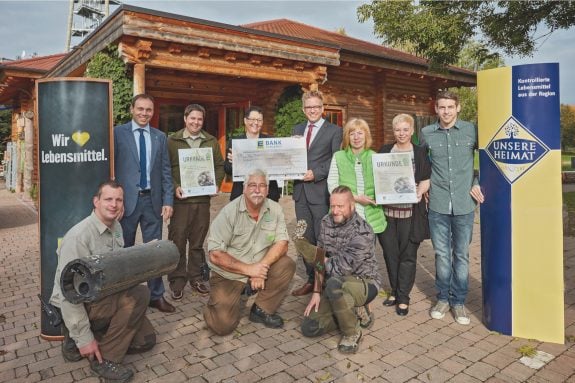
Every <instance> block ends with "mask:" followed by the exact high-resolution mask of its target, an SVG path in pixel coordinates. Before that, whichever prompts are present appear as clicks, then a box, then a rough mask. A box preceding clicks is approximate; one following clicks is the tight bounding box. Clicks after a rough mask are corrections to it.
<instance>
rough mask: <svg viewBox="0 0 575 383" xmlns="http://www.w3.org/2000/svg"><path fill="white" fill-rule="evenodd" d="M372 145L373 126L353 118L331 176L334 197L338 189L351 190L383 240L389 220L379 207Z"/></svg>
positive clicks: (329, 182)
mask: <svg viewBox="0 0 575 383" xmlns="http://www.w3.org/2000/svg"><path fill="white" fill-rule="evenodd" d="M371 144H372V139H371V132H370V131H369V125H368V124H367V122H365V120H363V119H361V118H352V119H351V120H349V121H348V122H347V123H346V124H345V126H344V127H343V140H342V143H341V148H342V149H341V150H340V151H337V152H336V153H334V155H333V158H332V160H331V166H330V169H329V174H328V176H327V188H328V190H329V192H330V193H331V192H332V190H333V189H335V188H336V187H337V186H338V185H344V186H347V187H349V188H350V189H351V191H352V193H353V198H354V199H355V210H356V211H357V213H358V214H359V215H360V216H361V217H362V218H363V219H365V220H366V221H367V223H369V224H370V225H371V227H372V229H373V232H374V233H375V234H377V235H378V236H379V234H380V233H382V232H383V231H384V230H385V226H386V223H385V216H384V215H383V209H382V208H381V206H378V205H376V204H375V185H374V182H373V166H372V162H371V156H372V155H373V154H374V153H375V152H374V151H373V150H371V149H370V147H371Z"/></svg>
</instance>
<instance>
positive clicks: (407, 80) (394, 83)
mask: <svg viewBox="0 0 575 383" xmlns="http://www.w3.org/2000/svg"><path fill="white" fill-rule="evenodd" d="M385 85H386V87H385V100H384V113H383V120H384V127H385V128H384V134H383V143H387V142H393V132H392V130H391V121H392V120H393V118H394V117H395V116H396V115H398V114H399V113H407V114H411V115H416V116H432V115H434V114H435V112H434V110H433V97H434V95H435V93H436V90H435V89H434V87H433V84H432V83H431V81H429V80H428V79H426V78H420V77H419V76H417V75H413V76H409V75H406V74H403V73H392V72H387V73H385Z"/></svg>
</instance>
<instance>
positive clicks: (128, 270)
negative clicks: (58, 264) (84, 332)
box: [60, 241, 180, 303]
mask: <svg viewBox="0 0 575 383" xmlns="http://www.w3.org/2000/svg"><path fill="white" fill-rule="evenodd" d="M179 259H180V253H179V251H178V248H177V247H176V245H175V244H174V243H173V242H172V241H154V242H149V243H146V244H143V245H138V246H132V247H128V248H125V249H120V250H117V251H112V252H109V253H105V254H96V255H91V256H89V257H84V258H80V259H75V260H73V261H71V262H69V263H68V264H67V265H66V266H65V267H64V269H63V270H62V275H61V276H60V288H61V289H62V293H63V294H64V297H66V299H67V300H68V301H69V302H72V303H83V302H95V301H98V300H100V299H102V298H104V297H107V296H109V295H112V294H115V293H118V292H120V291H123V290H126V289H128V288H130V287H132V286H135V285H137V284H140V283H142V282H145V281H147V280H149V279H152V278H156V277H160V276H162V275H165V274H168V273H170V272H171V271H173V270H175V269H176V266H177V264H178V261H179Z"/></svg>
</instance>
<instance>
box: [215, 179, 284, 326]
mask: <svg viewBox="0 0 575 383" xmlns="http://www.w3.org/2000/svg"><path fill="white" fill-rule="evenodd" d="M267 194H268V179H267V175H266V173H265V172H263V171H262V170H259V169H258V170H253V171H251V172H250V174H248V175H247V176H246V179H245V181H244V191H243V195H242V196H240V197H239V198H236V199H235V200H233V201H231V202H230V203H229V204H227V205H226V206H225V207H224V208H223V209H222V210H221V211H220V213H219V214H218V216H217V217H216V218H215V219H214V221H213V222H212V225H211V227H210V234H209V236H208V252H209V257H208V264H209V266H210V269H211V274H210V299H209V301H208V304H207V306H206V307H205V308H204V319H205V320H206V324H207V325H208V327H209V328H210V329H212V331H214V332H215V333H216V334H218V335H226V334H229V333H231V332H232V331H233V330H234V329H235V328H236V327H237V325H238V323H239V321H240V298H241V294H242V292H243V291H244V288H245V287H246V284H249V285H250V287H251V289H252V291H256V292H257V297H256V300H255V303H254V304H253V306H252V308H251V311H250V317H249V318H250V320H251V321H252V322H257V323H263V324H264V325H265V326H266V327H271V328H279V327H282V326H283V319H282V318H281V317H280V316H279V315H278V314H276V311H277V309H278V307H279V305H280V304H281V302H282V300H283V298H284V297H285V295H286V294H287V291H288V285H289V283H290V281H291V279H292V277H293V275H294V273H295V263H294V261H292V260H291V259H290V258H289V257H288V256H287V249H288V234H287V229H286V224H285V218H284V214H283V211H282V208H281V206H280V205H279V204H278V203H277V202H274V201H272V200H269V199H267V198H266V197H267Z"/></svg>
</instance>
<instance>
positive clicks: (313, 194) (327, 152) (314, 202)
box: [292, 91, 342, 296]
mask: <svg viewBox="0 0 575 383" xmlns="http://www.w3.org/2000/svg"><path fill="white" fill-rule="evenodd" d="M302 104H303V112H304V114H305V115H306V117H307V122H304V123H302V124H299V125H296V126H295V127H294V128H293V135H294V136H303V137H304V138H305V140H306V145H307V168H308V170H307V172H306V174H305V176H304V178H303V180H298V181H294V186H293V199H294V201H295V215H296V217H297V219H298V221H299V220H300V219H303V220H305V221H306V223H307V228H306V231H305V234H304V237H305V238H306V239H307V240H308V241H309V242H310V243H311V244H313V245H315V244H316V242H317V236H318V234H319V228H320V225H321V219H322V218H323V217H324V216H325V215H326V214H327V213H328V211H329V192H328V190H327V175H328V173H329V166H330V163H331V158H332V157H333V154H334V153H335V152H337V151H338V150H340V149H341V140H342V130H341V128H340V127H339V126H337V125H334V124H332V123H330V122H328V121H326V120H324V119H323V117H322V114H323V95H322V94H321V92H319V91H309V92H306V93H304V95H303V96H302ZM304 264H305V268H306V273H307V278H308V279H307V281H306V283H305V284H304V285H303V286H301V287H300V288H298V289H296V290H294V291H292V295H295V296H300V295H307V294H309V293H311V292H312V290H313V280H314V271H313V267H312V266H311V265H310V264H307V263H306V262H305V260H304Z"/></svg>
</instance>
